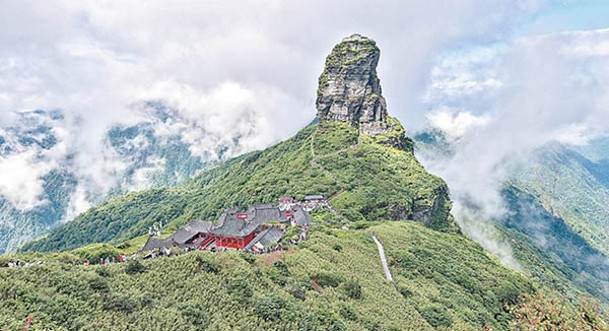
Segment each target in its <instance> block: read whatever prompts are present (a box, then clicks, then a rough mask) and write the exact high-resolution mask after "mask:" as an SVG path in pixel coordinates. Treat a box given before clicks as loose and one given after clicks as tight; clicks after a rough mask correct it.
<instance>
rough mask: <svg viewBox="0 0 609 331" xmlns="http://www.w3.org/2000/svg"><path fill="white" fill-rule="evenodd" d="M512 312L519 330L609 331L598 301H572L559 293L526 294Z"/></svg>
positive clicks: (515, 325)
mask: <svg viewBox="0 0 609 331" xmlns="http://www.w3.org/2000/svg"><path fill="white" fill-rule="evenodd" d="M512 312H513V314H514V316H515V317H516V318H515V319H514V320H513V321H512V322H511V323H510V324H511V327H512V328H513V329H515V330H573V331H575V330H590V331H606V330H609V326H608V324H607V321H606V320H605V319H604V317H603V315H602V313H601V311H600V309H599V308H598V302H596V301H594V300H591V299H588V298H580V299H579V300H577V301H573V302H570V301H566V300H564V298H563V297H562V296H561V295H560V294H558V293H556V292H549V293H537V294H536V295H530V294H526V295H524V296H523V297H522V298H521V299H520V302H519V304H518V306H516V307H514V308H513V310H512Z"/></svg>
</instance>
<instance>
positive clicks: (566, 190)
mask: <svg viewBox="0 0 609 331" xmlns="http://www.w3.org/2000/svg"><path fill="white" fill-rule="evenodd" d="M514 177H515V178H516V180H515V181H514V185H515V186H517V187H519V188H520V189H522V190H523V191H526V192H528V193H530V194H532V195H533V196H535V197H536V198H537V199H538V200H539V201H540V203H541V204H542V205H543V206H544V207H545V208H546V209H547V210H548V211H550V212H551V213H553V214H555V215H558V216H560V217H561V218H563V219H564V220H565V221H566V222H567V223H568V224H569V226H571V227H572V228H573V230H574V231H575V232H577V233H578V234H580V235H581V236H582V237H584V238H585V239H586V240H588V241H589V242H590V243H591V244H592V245H593V246H594V247H595V248H597V249H599V250H601V251H602V252H604V253H605V254H607V253H609V233H608V232H607V231H606V229H607V227H608V226H609V185H608V184H609V182H607V181H606V180H605V179H603V178H602V176H599V174H598V173H596V172H595V164H594V163H592V162H591V161H590V160H588V159H586V158H584V157H583V156H582V155H580V154H578V153H576V152H574V151H572V150H569V149H567V148H565V147H563V146H560V145H550V146H547V147H545V148H544V149H543V150H542V151H540V152H539V153H538V154H537V155H536V157H535V158H534V159H533V162H527V163H526V164H523V165H522V167H521V169H520V171H519V172H518V174H517V175H516V176H514Z"/></svg>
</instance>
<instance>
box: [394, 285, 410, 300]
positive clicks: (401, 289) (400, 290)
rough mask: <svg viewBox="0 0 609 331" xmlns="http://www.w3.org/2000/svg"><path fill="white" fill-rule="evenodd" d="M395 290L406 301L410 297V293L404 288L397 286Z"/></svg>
mask: <svg viewBox="0 0 609 331" xmlns="http://www.w3.org/2000/svg"><path fill="white" fill-rule="evenodd" d="M397 290H398V292H400V294H401V295H402V296H403V297H404V298H406V299H408V298H410V297H411V296H412V291H411V290H410V289H409V288H408V287H406V286H402V285H398V286H397Z"/></svg>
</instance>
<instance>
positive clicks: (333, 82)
mask: <svg viewBox="0 0 609 331" xmlns="http://www.w3.org/2000/svg"><path fill="white" fill-rule="evenodd" d="M380 55H381V51H380V49H379V48H378V47H377V46H376V42H375V41H374V40H372V39H369V38H367V37H364V36H361V35H359V34H354V35H351V36H349V37H347V38H345V39H343V40H342V41H341V42H340V43H338V44H337V45H336V46H334V48H333V49H332V52H330V55H328V57H327V58H326V65H325V68H324V71H323V72H322V74H321V76H320V77H319V87H318V89H317V103H316V104H317V117H318V118H319V119H320V120H327V121H342V122H348V123H350V124H351V125H353V126H355V127H358V128H359V129H360V130H361V132H362V133H364V134H369V135H377V134H381V133H384V132H386V131H387V129H388V125H387V103H386V101H385V98H384V97H383V95H382V91H381V84H380V80H379V79H378V77H377V74H376V66H377V64H378V61H379V57H380Z"/></svg>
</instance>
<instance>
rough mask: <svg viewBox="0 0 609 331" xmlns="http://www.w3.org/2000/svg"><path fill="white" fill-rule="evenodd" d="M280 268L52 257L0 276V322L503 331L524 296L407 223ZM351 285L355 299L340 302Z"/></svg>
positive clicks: (298, 254) (232, 256)
mask: <svg viewBox="0 0 609 331" xmlns="http://www.w3.org/2000/svg"><path fill="white" fill-rule="evenodd" d="M369 233H376V234H378V236H379V238H380V240H381V241H382V242H383V243H384V245H385V250H386V253H387V257H388V260H389V262H390V265H391V270H392V272H393V274H394V277H395V279H396V284H392V283H389V282H387V281H386V280H385V279H384V275H383V272H382V268H381V265H380V261H379V258H378V252H377V249H376V246H375V244H374V242H373V241H372V238H371V237H370V235H369ZM30 254H31V253H30ZM37 254H39V253H37ZM75 254H76V253H75ZM45 256H47V257H49V256H50V255H49V254H47V255H45ZM247 257H252V256H251V255H247ZM282 259H283V260H284V261H285V265H287V270H286V268H284V265H283V264H282V263H281V262H275V264H273V263H272V262H271V261H269V259H268V258H265V259H263V258H261V257H258V258H257V260H255V261H252V262H253V263H252V264H250V263H249V262H248V261H246V260H247V259H246V258H244V255H241V254H239V253H237V252H229V253H218V254H213V253H208V252H197V253H193V254H188V255H183V256H178V257H171V258H164V259H160V260H155V261H147V262H144V265H145V267H146V271H144V272H141V273H137V274H133V275H130V274H126V273H125V272H124V268H125V266H126V265H118V264H116V265H111V266H105V267H103V266H90V267H83V266H80V265H70V264H69V263H66V262H59V261H74V263H78V262H79V261H80V258H78V257H77V256H73V254H72V253H61V254H59V257H55V258H53V259H52V260H51V261H49V262H47V263H45V264H44V265H42V266H35V267H31V268H29V269H6V268H0V293H4V296H5V297H4V298H3V299H2V300H0V325H2V326H6V327H7V328H8V329H18V328H20V327H21V326H22V325H23V320H24V319H25V318H26V317H27V316H28V315H32V316H33V317H34V325H33V327H32V329H31V330H64V329H65V330H76V329H82V330H95V329H98V330H106V329H110V328H112V329H113V330H127V329H128V330H162V329H180V330H197V329H201V328H202V327H204V326H207V327H209V330H224V329H227V328H229V327H233V328H235V329H242V330H253V329H265V330H296V329H298V330H304V329H306V328H307V327H308V328H309V329H319V330H378V329H381V330H432V329H434V328H435V329H438V330H472V329H481V328H482V326H483V325H484V324H485V323H489V324H490V325H491V326H493V330H502V329H506V328H507V326H506V322H505V320H506V319H507V315H506V313H505V312H504V311H503V307H504V306H503V305H504V304H512V303H514V302H515V300H516V297H517V296H518V295H519V294H521V293H522V292H524V291H530V290H532V288H531V285H530V283H528V282H527V281H526V280H525V279H524V278H523V277H521V276H519V275H518V274H516V273H515V272H513V271H510V270H508V269H506V268H504V267H502V266H501V265H500V264H499V263H498V261H497V260H496V259H494V258H491V257H489V256H488V255H487V254H486V253H485V252H484V251H483V250H482V249H481V248H480V247H479V246H478V245H477V244H475V243H473V242H471V241H469V240H467V239H466V238H464V237H463V236H461V235H458V234H447V233H440V232H437V231H433V230H431V229H428V228H426V227H424V226H421V225H419V224H417V223H413V222H389V223H383V224H381V225H377V226H373V227H371V228H369V229H367V230H357V231H355V230H350V231H347V230H332V229H327V228H325V229H324V228H323V227H320V228H317V229H316V230H315V231H314V232H313V234H312V238H311V239H310V240H309V241H308V242H306V243H305V245H303V246H301V247H299V248H298V249H297V250H295V251H292V252H289V253H286V254H284V255H283V256H282ZM214 268H218V270H217V272H216V273H214V272H209V271H210V270H212V269H214ZM206 270H207V271H206ZM312 280H316V283H318V284H322V285H324V286H318V285H316V284H315V283H314V282H312ZM334 280H336V281H337V282H338V284H335V285H337V286H336V287H333V286H332V285H333V284H331V283H332V282H333V281H334ZM349 283H351V284H353V283H357V284H359V285H360V286H361V297H360V298H357V295H352V296H351V297H350V296H349V295H347V291H346V289H347V288H348V285H347V284H349ZM297 297H298V298H300V299H297ZM432 325H433V327H432Z"/></svg>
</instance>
